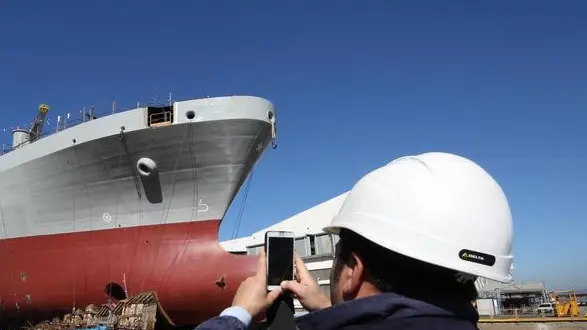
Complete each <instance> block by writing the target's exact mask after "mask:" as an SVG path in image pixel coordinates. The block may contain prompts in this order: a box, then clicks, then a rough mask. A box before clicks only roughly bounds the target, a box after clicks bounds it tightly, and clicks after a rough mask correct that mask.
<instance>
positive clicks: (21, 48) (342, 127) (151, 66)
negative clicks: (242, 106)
mask: <svg viewBox="0 0 587 330" xmlns="http://www.w3.org/2000/svg"><path fill="white" fill-rule="evenodd" d="M586 17H587V2H585V1H582V0H566V1H555V0H553V1H521V0H519V1H509V0H504V1H484V2H482V1H465V0H464V1H453V2H451V1H436V0H430V1H385V0H382V1H375V0H372V1H354V2H353V3H351V2H348V1H332V2H326V1H295V2H294V1H187V0H185V1H179V0H178V1H165V2H164V1H159V2H156V1H150V2H147V1H135V2H130V1H128V2H126V1H125V2H121V1H112V0H110V1H40V0H37V1H10V2H8V1H6V2H3V3H2V6H1V8H0V31H2V33H0V95H2V110H1V111H2V116H3V117H2V119H1V121H0V125H2V126H3V127H10V126H13V125H18V124H22V123H26V122H28V121H30V120H31V119H32V117H33V116H34V115H35V113H36V107H37V106H38V104H39V103H48V104H50V105H51V107H52V112H51V114H52V116H56V115H57V114H65V113H67V112H75V111H77V110H78V109H79V108H80V107H81V106H83V105H92V104H93V105H96V106H97V107H98V109H102V110H105V109H109V107H110V102H111V100H112V99H113V98H115V99H116V100H117V101H118V104H119V105H121V106H123V105H124V106H130V105H132V104H136V102H137V101H152V100H153V98H154V96H155V94H158V95H159V96H160V97H161V98H164V97H165V95H166V94H167V93H168V92H173V95H174V96H175V97H177V98H189V97H194V96H203V95H206V94H209V95H213V96H215V95H224V94H252V95H259V96H263V97H266V98H268V99H270V100H272V101H273V102H274V103H275V104H276V106H277V107H278V111H279V112H278V120H279V148H278V149H277V150H274V151H273V150H270V151H268V152H267V153H266V154H265V156H264V158H263V159H262V161H261V162H260V163H259V165H258V166H257V168H256V170H255V175H254V179H253V180H252V182H251V189H250V192H249V197H248V200H247V202H246V209H245V213H244V216H243V218H242V225H241V226H240V231H239V233H238V236H244V235H246V234H249V233H252V232H254V231H256V230H259V229H261V228H264V227H265V226H267V225H269V224H271V223H274V222H277V221H279V220H282V219H284V218H287V217H289V216H291V215H294V214H296V213H297V212H299V211H302V210H304V209H306V208H309V207H311V206H313V205H315V204H317V203H319V202H322V201H324V200H327V199H329V198H330V197H333V196H335V195H337V194H339V193H341V192H344V191H345V190H347V189H349V188H350V187H351V186H352V184H353V183H354V182H355V181H356V180H357V179H359V178H360V177H361V176H362V175H364V174H365V173H367V172H368V171H370V170H372V169H375V168H376V167H378V166H381V165H383V164H385V163H387V162H389V161H390V160H392V159H394V158H396V157H399V156H402V155H406V154H414V153H421V152H426V151H449V152H454V153H458V154H461V155H464V156H467V157H469V158H472V159H474V160H475V161H477V162H479V163H480V164H481V165H482V166H484V167H485V168H486V169H487V170H488V171H490V172H491V173H492V174H493V175H494V176H495V177H496V178H497V179H498V181H499V182H500V183H501V184H502V186H503V188H504V189H505V191H506V193H507V195H508V197H509V200H510V203H511V207H512V211H513V215H514V219H515V230H516V232H515V235H516V236H515V255H516V262H515V264H516V272H515V275H516V277H517V279H518V280H545V281H547V283H548V284H550V285H552V286H555V287H561V288H562V287H567V286H574V287H579V286H581V287H587V278H586V277H585V274H587V254H586V253H585V251H586V249H585V237H586V236H587V189H586V186H587V176H586V173H585V172H586V169H587V151H586V148H585V142H586V141H587V131H586V130H585V126H586V125H587V116H586V115H585V114H586V113H587V87H586V86H587V62H586V59H587V43H585V40H587V19H585V18H586ZM53 121H54V120H53ZM2 141H9V137H8V136H7V134H6V133H3V136H2ZM241 197H242V194H241V195H240V196H239V197H238V198H237V200H236V201H235V203H234V204H233V206H232V207H231V210H230V212H229V215H228V216H227V218H226V221H225V222H224V223H223V226H222V229H221V238H222V239H229V238H231V234H232V231H233V228H234V227H235V223H236V221H237V217H236V213H237V211H238V207H239V206H240V202H241Z"/></svg>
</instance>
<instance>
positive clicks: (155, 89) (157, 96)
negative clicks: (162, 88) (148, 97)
mask: <svg viewBox="0 0 587 330" xmlns="http://www.w3.org/2000/svg"><path fill="white" fill-rule="evenodd" d="M153 103H155V104H157V103H159V94H157V87H153Z"/></svg>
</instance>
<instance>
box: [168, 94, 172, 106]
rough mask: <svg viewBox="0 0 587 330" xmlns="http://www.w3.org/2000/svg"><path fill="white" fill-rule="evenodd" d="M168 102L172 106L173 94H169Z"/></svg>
mask: <svg viewBox="0 0 587 330" xmlns="http://www.w3.org/2000/svg"><path fill="white" fill-rule="evenodd" d="M167 100H168V101H169V105H171V104H172V103H173V99H172V98H171V93H169V98H168V99H167Z"/></svg>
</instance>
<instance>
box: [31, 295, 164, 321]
mask: <svg viewBox="0 0 587 330" xmlns="http://www.w3.org/2000/svg"><path fill="white" fill-rule="evenodd" d="M158 311H160V313H158ZM158 315H160V316H162V318H163V319H164V321H166V323H167V324H171V325H173V323H172V322H170V321H169V319H168V318H167V317H166V316H165V313H164V312H163V311H162V310H160V305H159V301H158V299H157V295H156V294H155V293H154V292H146V293H141V294H139V295H136V296H134V297H131V298H129V299H126V300H122V301H120V302H119V303H118V304H116V305H102V306H96V305H89V306H87V307H86V309H85V311H82V310H81V309H77V310H75V311H74V312H73V313H70V314H66V315H65V316H63V318H54V319H53V320H51V321H44V322H41V323H38V324H36V325H35V326H33V327H32V328H29V329H30V330H74V329H75V330H118V329H120V330H155V324H156V322H157V316H158Z"/></svg>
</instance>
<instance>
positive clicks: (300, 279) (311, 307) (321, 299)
mask: <svg viewBox="0 0 587 330" xmlns="http://www.w3.org/2000/svg"><path fill="white" fill-rule="evenodd" d="M295 261H296V280H295V281H283V282H281V288H282V289H283V290H287V291H290V292H293V293H294V294H295V296H296V298H298V300H299V301H300V304H302V306H303V307H304V308H305V309H306V310H307V311H310V312H312V311H316V310H319V309H323V308H327V307H330V306H331V305H332V304H331V303H330V298H329V297H327V296H326V295H325V294H324V292H323V291H322V289H320V286H319V285H318V283H316V281H314V279H313V278H312V275H311V274H310V272H309V271H308V268H306V265H305V264H304V262H303V261H302V259H301V258H300V256H299V255H298V254H297V253H296V255H295Z"/></svg>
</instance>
